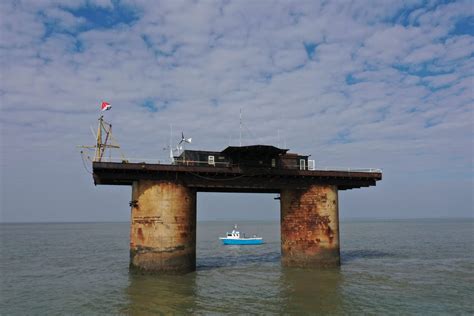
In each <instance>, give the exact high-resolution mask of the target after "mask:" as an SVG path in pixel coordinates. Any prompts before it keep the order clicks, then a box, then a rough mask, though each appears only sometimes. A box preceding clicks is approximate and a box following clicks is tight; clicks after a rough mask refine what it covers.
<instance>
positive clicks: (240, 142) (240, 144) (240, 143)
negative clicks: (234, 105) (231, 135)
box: [239, 109, 242, 147]
mask: <svg viewBox="0 0 474 316" xmlns="http://www.w3.org/2000/svg"><path fill="white" fill-rule="evenodd" d="M239 125H240V141H239V146H240V147H242V109H240V124H239Z"/></svg>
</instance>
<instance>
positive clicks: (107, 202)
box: [0, 0, 474, 221]
mask: <svg viewBox="0 0 474 316" xmlns="http://www.w3.org/2000/svg"><path fill="white" fill-rule="evenodd" d="M473 11H474V10H473V4H472V1H364V0H360V1H330V2H317V1H298V2H288V1H266V0H265V1H232V2H229V1H118V0H117V1H109V0H100V1H93V0H91V1H54V0H52V1H2V2H1V3H0V14H1V18H0V51H1V60H0V72H1V81H0V98H1V99H0V101H1V113H2V115H1V116H0V126H1V144H0V145H1V152H0V155H1V156H0V157H1V182H0V186H1V220H2V221H89V220H90V221H95V220H128V217H129V208H128V201H129V199H130V189H129V188H127V187H94V186H93V184H92V179H91V177H90V175H89V174H87V172H85V171H84V169H83V167H82V163H81V159H80V156H79V153H78V149H77V148H76V147H75V146H76V145H80V144H87V143H92V142H93V140H92V139H91V138H92V136H91V133H90V126H91V125H94V126H95V124H96V119H97V116H98V107H99V104H100V101H101V100H107V101H108V102H110V103H111V104H112V106H113V109H112V110H111V111H109V112H107V113H106V118H107V119H108V120H109V121H111V122H112V123H113V126H114V134H115V137H116V138H117V139H118V141H119V142H120V144H121V145H122V147H123V152H124V153H125V154H126V156H127V157H129V158H138V159H142V158H146V159H151V160H155V161H157V160H166V158H167V152H166V151H163V147H165V146H166V145H167V144H168V142H169V130H170V124H172V125H173V130H174V131H175V133H174V134H175V138H176V139H177V140H179V139H178V137H179V134H180V132H181V131H184V133H185V135H187V136H188V135H189V137H193V144H192V145H190V146H188V148H190V149H208V150H221V149H223V148H225V147H226V146H227V145H229V144H232V145H236V144H237V143H238V137H239V109H242V111H243V117H244V122H245V126H246V128H245V129H244V135H243V138H244V139H243V142H244V144H254V143H257V142H258V143H265V144H273V145H277V144H280V145H283V144H286V146H287V147H289V148H290V149H291V150H292V151H295V152H300V153H305V154H311V155H312V157H313V158H314V159H315V160H316V163H317V166H319V167H324V168H326V167H354V168H357V167H377V168H382V169H383V170H384V180H383V181H382V182H381V183H380V184H378V185H377V187H375V188H368V189H363V190H354V191H348V192H341V194H340V200H341V210H340V212H341V217H342V218H349V217H382V218H412V217H447V216H455V217H472V216H473V195H472V192H473V127H472V126H473V125H474V124H473V123H474V122H473V121H474V119H473V69H474V62H473V53H474V34H473V33H474V14H473ZM278 135H279V136H278ZM198 200H199V202H198V203H199V210H198V216H199V218H200V219H215V218H242V219H250V218H251V217H252V216H253V218H258V219H277V218H278V216H279V214H278V204H277V203H276V202H275V201H274V200H273V196H271V195H244V196H242V195H231V194H200V195H199V198H198Z"/></svg>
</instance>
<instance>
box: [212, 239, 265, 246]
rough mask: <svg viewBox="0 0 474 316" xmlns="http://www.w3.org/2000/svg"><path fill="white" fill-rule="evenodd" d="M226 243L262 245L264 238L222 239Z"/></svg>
mask: <svg viewBox="0 0 474 316" xmlns="http://www.w3.org/2000/svg"><path fill="white" fill-rule="evenodd" d="M221 240H222V243H223V244H224V245H261V244H263V239H221Z"/></svg>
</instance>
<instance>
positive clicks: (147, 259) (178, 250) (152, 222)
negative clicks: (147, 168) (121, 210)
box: [130, 180, 196, 273]
mask: <svg viewBox="0 0 474 316" xmlns="http://www.w3.org/2000/svg"><path fill="white" fill-rule="evenodd" d="M130 204H131V208H132V210H131V227H130V267H131V268H132V269H134V270H138V271H143V272H147V273H150V272H152V273H186V272H190V271H194V270H195V269H196V191H195V190H193V189H191V188H188V187H186V186H183V185H181V184H178V183H175V182H169V181H149V180H139V181H135V182H134V183H133V186H132V201H131V203H130Z"/></svg>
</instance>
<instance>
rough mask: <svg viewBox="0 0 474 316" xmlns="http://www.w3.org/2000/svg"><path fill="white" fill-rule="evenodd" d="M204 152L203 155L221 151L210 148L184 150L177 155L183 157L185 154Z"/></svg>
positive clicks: (216, 153) (215, 153) (217, 153)
mask: <svg viewBox="0 0 474 316" xmlns="http://www.w3.org/2000/svg"><path fill="white" fill-rule="evenodd" d="M185 153H186V154H191V155H192V154H203V155H219V154H220V153H221V152H220V151H210V150H189V149H186V150H183V151H182V152H181V154H179V156H177V157H183V156H184V154H185Z"/></svg>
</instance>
